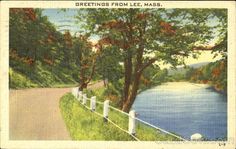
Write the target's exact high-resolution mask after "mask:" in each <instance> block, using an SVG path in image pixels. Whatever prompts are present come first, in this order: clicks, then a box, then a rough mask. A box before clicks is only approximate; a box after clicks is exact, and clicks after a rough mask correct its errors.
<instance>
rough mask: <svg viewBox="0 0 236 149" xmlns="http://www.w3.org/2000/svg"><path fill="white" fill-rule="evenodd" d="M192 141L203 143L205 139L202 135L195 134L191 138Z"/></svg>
mask: <svg viewBox="0 0 236 149" xmlns="http://www.w3.org/2000/svg"><path fill="white" fill-rule="evenodd" d="M190 139H191V141H202V140H203V137H202V135H201V134H200V133H195V134H193V135H191V137H190Z"/></svg>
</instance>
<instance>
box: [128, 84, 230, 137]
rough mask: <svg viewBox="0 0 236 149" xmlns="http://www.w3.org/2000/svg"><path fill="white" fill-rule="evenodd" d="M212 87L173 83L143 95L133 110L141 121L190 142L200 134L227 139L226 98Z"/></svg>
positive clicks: (150, 90)
mask: <svg viewBox="0 0 236 149" xmlns="http://www.w3.org/2000/svg"><path fill="white" fill-rule="evenodd" d="M208 87H209V86H208V85H204V84H193V83H188V82H169V83H165V84H163V85H160V86H157V87H154V88H152V89H149V90H146V91H144V92H142V93H140V94H139V95H138V96H137V97H136V100H135V103H134V105H133V107H132V108H133V109H135V110H136V112H138V113H139V118H141V119H143V120H145V121H147V122H149V123H151V124H154V125H156V126H159V127H161V128H163V129H165V130H168V131H171V132H175V133H177V134H180V135H181V136H183V137H184V138H187V139H189V138H190V136H191V135H192V134H194V133H200V134H202V135H203V136H205V137H206V138H208V139H211V140H214V139H217V138H225V137H226V136H227V101H226V96H224V95H222V94H219V93H217V92H214V91H212V90H210V89H208Z"/></svg>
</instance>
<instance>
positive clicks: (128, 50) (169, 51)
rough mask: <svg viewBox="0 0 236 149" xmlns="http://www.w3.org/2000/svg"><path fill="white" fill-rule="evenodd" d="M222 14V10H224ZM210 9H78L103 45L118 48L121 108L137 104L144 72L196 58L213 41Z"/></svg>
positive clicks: (87, 27) (81, 17)
mask: <svg viewBox="0 0 236 149" xmlns="http://www.w3.org/2000/svg"><path fill="white" fill-rule="evenodd" d="M221 11H223V10H221ZM212 15H214V14H213V13H212V11H208V9H86V10H79V15H78V16H77V17H78V18H80V21H82V20H84V21H85V24H86V25H85V26H86V31H89V32H90V33H93V34H96V35H99V36H100V41H99V42H102V43H103V46H107V47H117V48H118V49H119V50H120V53H121V54H122V59H123V64H124V87H123V94H122V100H121V103H122V104H121V105H122V106H121V109H122V110H123V111H126V112H128V111H129V110H130V108H131V106H132V104H133V103H134V100H135V97H136V95H137V91H138V89H139V85H140V78H141V76H142V73H143V71H144V70H145V69H146V68H147V67H149V66H151V65H152V64H153V63H155V62H164V63H165V64H167V63H169V64H171V65H173V66H176V65H179V64H184V58H185V57H189V56H196V54H198V52H197V51H194V50H193V49H194V47H195V46H196V45H201V44H205V43H206V42H208V41H209V40H210V39H211V38H212V36H211V35H212V31H211V29H210V27H209V26H207V23H206V22H207V20H208V18H209V17H212Z"/></svg>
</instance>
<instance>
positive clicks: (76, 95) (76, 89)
mask: <svg viewBox="0 0 236 149" xmlns="http://www.w3.org/2000/svg"><path fill="white" fill-rule="evenodd" d="M78 93H79V91H78V87H75V97H76V98H78Z"/></svg>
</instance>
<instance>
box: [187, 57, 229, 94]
mask: <svg viewBox="0 0 236 149" xmlns="http://www.w3.org/2000/svg"><path fill="white" fill-rule="evenodd" d="M186 79H188V80H190V81H192V82H200V83H205V84H206V83H207V84H210V85H212V86H213V87H214V89H215V90H217V91H220V92H223V93H227V61H226V60H225V59H221V60H218V61H216V62H212V63H209V64H207V65H205V66H202V67H200V68H198V69H193V68H192V69H189V71H188V72H187V74H186Z"/></svg>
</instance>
